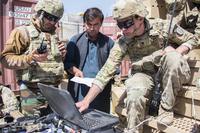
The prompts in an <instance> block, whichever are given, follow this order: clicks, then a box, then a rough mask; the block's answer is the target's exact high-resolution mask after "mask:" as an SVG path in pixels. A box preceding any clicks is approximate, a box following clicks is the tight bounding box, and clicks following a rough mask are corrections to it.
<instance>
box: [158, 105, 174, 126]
mask: <svg viewBox="0 0 200 133" xmlns="http://www.w3.org/2000/svg"><path fill="white" fill-rule="evenodd" d="M173 119H174V112H173V110H165V109H164V108H163V107H161V106H160V107H159V111H158V117H157V122H158V124H161V125H163V124H164V125H171V124H172V123H173Z"/></svg>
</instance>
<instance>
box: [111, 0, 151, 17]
mask: <svg viewBox="0 0 200 133" xmlns="http://www.w3.org/2000/svg"><path fill="white" fill-rule="evenodd" d="M134 15H139V16H141V17H146V16H147V15H148V11H147V10H146V7H145V5H144V4H143V3H142V0H141V1H140V0H118V1H117V2H116V3H115V4H114V6H113V18H114V19H116V20H118V19H123V18H127V17H129V16H134Z"/></svg>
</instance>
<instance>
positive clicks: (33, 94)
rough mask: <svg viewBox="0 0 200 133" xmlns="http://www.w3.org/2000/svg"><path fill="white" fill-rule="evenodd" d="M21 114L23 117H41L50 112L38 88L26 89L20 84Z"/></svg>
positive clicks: (24, 85)
mask: <svg viewBox="0 0 200 133" xmlns="http://www.w3.org/2000/svg"><path fill="white" fill-rule="evenodd" d="M20 98H21V103H20V105H21V112H22V114H24V115H25V116H33V115H36V116H43V115H44V114H48V113H49V112H50V111H51V110H50V108H48V106H47V101H46V99H45V97H44V96H42V94H41V92H40V91H39V89H38V88H32V87H27V86H26V84H24V83H20Z"/></svg>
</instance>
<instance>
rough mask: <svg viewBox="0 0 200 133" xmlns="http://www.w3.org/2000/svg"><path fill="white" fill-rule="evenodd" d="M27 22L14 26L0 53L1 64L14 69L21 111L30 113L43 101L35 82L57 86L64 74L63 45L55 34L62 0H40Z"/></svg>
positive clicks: (60, 14)
mask: <svg viewBox="0 0 200 133" xmlns="http://www.w3.org/2000/svg"><path fill="white" fill-rule="evenodd" d="M34 10H35V14H34V15H33V17H32V18H31V20H30V21H31V22H30V24H29V25H23V26H20V27H17V28H15V29H14V30H13V31H12V32H11V34H10V37H9V39H8V40H7V42H6V45H5V48H4V50H3V52H2V54H1V55H0V58H1V62H2V64H3V65H4V66H5V67H7V68H10V69H14V70H15V71H16V76H17V82H18V84H19V86H20V89H21V90H20V96H21V109H22V113H23V114H27V115H33V114H34V112H38V111H34V110H35V109H36V110H38V108H40V106H42V105H44V104H45V103H46V102H45V100H44V98H43V97H42V96H41V95H40V92H38V91H39V89H38V88H37V83H38V82H42V83H46V84H52V85H55V86H57V85H58V84H59V83H60V82H61V80H62V77H63V72H64V66H63V63H62V60H63V58H64V57H65V54H66V50H65V45H64V44H63V43H61V42H60V40H59V38H58V36H57V34H56V32H55V31H56V23H57V22H58V21H59V20H60V18H61V17H62V15H63V12H64V7H63V3H62V1H61V0H39V1H38V3H37V4H36V5H35V8H34Z"/></svg>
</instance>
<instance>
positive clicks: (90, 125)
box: [38, 83, 119, 133]
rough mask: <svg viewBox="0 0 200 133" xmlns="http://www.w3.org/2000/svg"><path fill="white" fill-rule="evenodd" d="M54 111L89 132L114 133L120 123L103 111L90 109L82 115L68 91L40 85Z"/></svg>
mask: <svg viewBox="0 0 200 133" xmlns="http://www.w3.org/2000/svg"><path fill="white" fill-rule="evenodd" d="M38 87H39V89H40V90H41V93H42V95H44V96H45V97H46V99H47V101H48V103H49V105H50V107H51V108H52V110H53V111H54V112H55V113H56V114H57V115H59V116H60V117H61V118H63V119H64V120H66V121H68V122H70V123H72V124H74V125H77V126H79V127H80V128H81V129H84V130H87V131H89V132H94V131H95V132H98V131H99V132H106V133H108V132H107V131H108V130H109V133H112V132H114V131H113V126H114V125H117V124H118V123H119V120H118V118H117V117H115V116H112V115H110V114H107V113H104V112H102V111H98V110H94V109H89V110H87V111H85V112H83V113H80V112H79V110H78V108H77V107H76V105H75V102H74V100H73V98H72V96H71V95H70V93H69V92H68V91H67V90H62V89H58V88H56V87H54V86H50V85H45V84H42V83H38Z"/></svg>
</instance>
